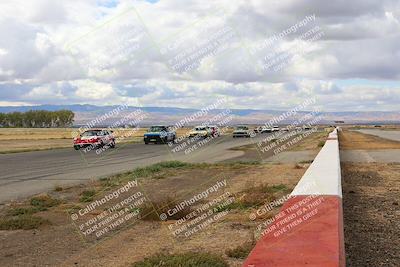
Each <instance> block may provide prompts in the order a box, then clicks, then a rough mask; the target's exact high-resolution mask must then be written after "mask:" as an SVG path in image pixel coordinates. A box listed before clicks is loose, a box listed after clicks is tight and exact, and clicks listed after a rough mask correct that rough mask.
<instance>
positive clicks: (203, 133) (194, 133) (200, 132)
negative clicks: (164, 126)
mask: <svg viewBox="0 0 400 267" xmlns="http://www.w3.org/2000/svg"><path fill="white" fill-rule="evenodd" d="M211 134H212V131H211V129H210V128H209V127H208V126H196V127H194V128H193V129H192V130H191V131H190V132H189V137H203V138H207V137H209V136H211Z"/></svg>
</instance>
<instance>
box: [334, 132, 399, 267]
mask: <svg viewBox="0 0 400 267" xmlns="http://www.w3.org/2000/svg"><path fill="white" fill-rule="evenodd" d="M339 138H340V149H341V150H346V149H353V150H357V151H358V153H356V154H354V155H353V157H358V156H359V155H360V153H364V154H368V153H370V152H371V149H386V151H388V152H391V151H394V150H393V148H397V147H398V146H399V142H395V141H390V140H385V139H381V138H379V137H375V136H370V135H364V134H361V133H357V132H349V131H343V132H341V133H340V136H339ZM396 151H397V150H396ZM348 152H350V151H348ZM342 153H343V151H342ZM357 155H358V156H357ZM351 161H354V160H351ZM355 161H357V162H358V163H348V162H343V161H342V163H341V166H342V179H343V182H342V183H343V185H342V188H343V210H344V232H345V246H346V261H347V263H346V265H347V266H350V267H352V266H357V267H358V266H374V267H375V266H393V267H394V266H400V250H399V247H400V233H399V229H400V209H399V202H400V175H399V173H400V162H399V161H400V158H399V159H397V162H396V161H394V162H391V163H377V162H372V161H370V160H369V157H365V160H355Z"/></svg>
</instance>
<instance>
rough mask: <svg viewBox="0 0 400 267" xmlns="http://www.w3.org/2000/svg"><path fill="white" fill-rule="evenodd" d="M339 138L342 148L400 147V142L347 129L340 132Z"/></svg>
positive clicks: (372, 148)
mask: <svg viewBox="0 0 400 267" xmlns="http://www.w3.org/2000/svg"><path fill="white" fill-rule="evenodd" d="M339 140H340V142H339V144H340V149H341V150H352V149H365V150H374V149H400V142H396V141H391V140H388V139H383V138H380V137H377V136H373V135H368V134H363V133H359V132H353V131H347V130H343V131H341V132H339Z"/></svg>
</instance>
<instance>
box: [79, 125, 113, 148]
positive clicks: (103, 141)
mask: <svg viewBox="0 0 400 267" xmlns="http://www.w3.org/2000/svg"><path fill="white" fill-rule="evenodd" d="M88 146H91V147H92V148H97V147H104V146H109V147H111V148H114V147H115V137H114V135H113V133H112V131H109V130H101V129H100V130H87V131H85V132H83V133H82V134H81V135H79V136H78V137H75V138H74V148H75V149H76V150H79V149H81V148H83V147H88Z"/></svg>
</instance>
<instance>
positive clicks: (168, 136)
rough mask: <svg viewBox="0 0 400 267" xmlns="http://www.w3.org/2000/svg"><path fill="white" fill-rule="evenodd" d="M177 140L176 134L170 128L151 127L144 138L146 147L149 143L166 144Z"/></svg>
mask: <svg viewBox="0 0 400 267" xmlns="http://www.w3.org/2000/svg"><path fill="white" fill-rule="evenodd" d="M175 139H176V133H175V131H173V130H172V129H171V127H169V126H151V127H150V128H149V130H148V131H147V133H145V134H144V136H143V141H144V143H145V144H146V145H147V144H149V143H155V144H166V143H169V142H174V141H175Z"/></svg>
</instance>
